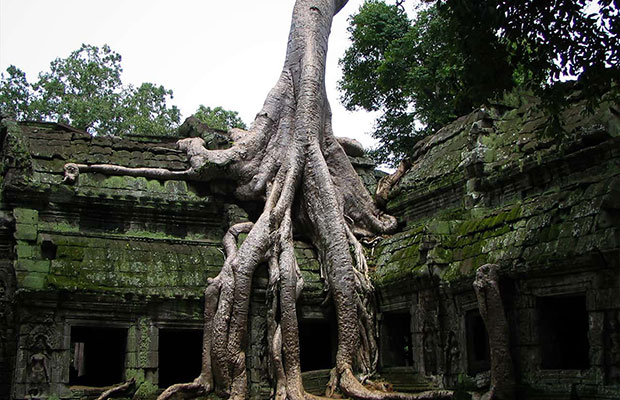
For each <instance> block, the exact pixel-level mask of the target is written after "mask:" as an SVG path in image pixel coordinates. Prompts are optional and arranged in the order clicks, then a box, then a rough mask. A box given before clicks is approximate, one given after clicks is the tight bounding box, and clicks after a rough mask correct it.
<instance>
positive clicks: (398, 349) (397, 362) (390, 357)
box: [381, 312, 413, 367]
mask: <svg viewBox="0 0 620 400" xmlns="http://www.w3.org/2000/svg"><path fill="white" fill-rule="evenodd" d="M381 334H382V335H381V366H382V367H406V366H410V365H412V364H413V355H412V349H411V315H409V313H408V312H406V313H403V312H400V313H383V320H382V321H381Z"/></svg>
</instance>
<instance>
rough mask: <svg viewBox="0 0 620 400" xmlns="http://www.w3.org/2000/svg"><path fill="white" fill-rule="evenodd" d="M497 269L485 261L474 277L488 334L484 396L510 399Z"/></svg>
mask: <svg viewBox="0 0 620 400" xmlns="http://www.w3.org/2000/svg"><path fill="white" fill-rule="evenodd" d="M498 269H499V267H498V266H497V265H496V264H485V265H483V266H482V267H480V268H478V271H476V280H475V281H474V289H475V291H476V297H477V299H478V308H479V309H480V315H481V316H482V320H483V321H484V325H485V326H486V329H487V333H488V335H489V348H490V350H491V351H490V352H491V388H490V390H489V392H488V393H486V394H485V395H484V397H483V398H484V399H498V400H510V399H514V398H515V378H514V371H513V364H512V356H511V354H510V336H509V335H510V332H509V328H508V320H507V319H506V313H505V312H504V305H503V303H502V296H501V293H500V290H499V273H498Z"/></svg>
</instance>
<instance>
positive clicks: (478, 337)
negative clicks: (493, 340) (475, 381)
mask: <svg viewBox="0 0 620 400" xmlns="http://www.w3.org/2000/svg"><path fill="white" fill-rule="evenodd" d="M465 335H466V340H467V371H468V373H469V374H470V375H474V374H477V373H479V372H482V371H487V370H488V369H490V368H491V356H490V352H489V335H488V333H487V329H486V326H485V325H484V320H483V319H482V316H481V315H480V312H479V311H478V310H470V311H468V312H467V313H466V314H465Z"/></svg>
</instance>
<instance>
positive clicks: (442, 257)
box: [0, 95, 620, 400]
mask: <svg viewBox="0 0 620 400" xmlns="http://www.w3.org/2000/svg"><path fill="white" fill-rule="evenodd" d="M571 101H572V103H571V105H570V106H569V107H568V108H567V110H566V111H565V115H564V119H563V121H564V124H565V125H564V128H565V130H566V131H567V132H568V135H567V137H565V138H563V139H561V140H560V139H558V138H556V137H547V136H545V135H543V134H542V131H543V130H544V127H545V126H546V125H545V122H546V121H547V119H546V117H545V116H544V115H543V114H541V112H540V111H538V108H537V107H536V101H535V99H533V98H531V97H528V96H526V95H521V96H514V98H513V99H512V100H511V101H508V102H506V103H505V104H496V105H493V106H490V107H487V108H485V109H480V110H478V111H476V112H474V113H472V114H470V115H468V116H465V117H462V118H460V119H458V120H457V121H455V122H454V123H452V124H450V125H448V126H447V127H445V128H444V129H442V130H440V131H439V132H438V133H437V134H436V135H434V136H432V137H429V138H427V139H425V140H423V141H422V142H420V143H419V144H418V145H417V147H416V149H415V155H414V157H413V160H412V163H413V166H412V168H411V169H410V170H409V172H408V173H407V174H406V175H405V176H404V177H403V179H402V180H401V181H400V182H399V184H398V185H397V186H396V187H395V188H394V189H393V190H392V192H391V194H390V196H389V199H388V202H387V211H388V212H389V213H390V214H392V215H394V216H396V217H397V218H398V221H399V226H400V228H399V231H398V232H397V233H396V234H394V235H392V236H390V237H381V238H377V239H375V240H373V241H371V242H367V243H366V244H365V245H366V250H367V252H368V258H369V263H371V267H372V278H373V281H374V284H375V287H376V291H377V304H378V318H379V324H378V326H379V332H378V334H379V344H380V373H381V375H382V376H383V377H384V378H385V379H386V380H387V381H389V382H391V384H392V385H393V387H394V389H397V390H400V391H415V390H423V389H427V388H438V387H445V388H451V389H456V390H462V391H470V390H473V391H484V388H485V387H487V386H488V385H489V379H490V377H489V368H490V356H489V344H488V338H487V332H486V329H485V325H484V323H483V320H482V318H481V316H480V313H479V311H478V306H477V302H476V297H475V293H474V289H473V287H472V282H473V280H474V275H475V272H476V270H477V268H478V267H480V266H481V265H483V264H487V263H493V264H497V265H498V266H499V270H500V272H501V292H502V298H503V303H504V307H505V310H506V316H507V319H508V323H509V326H510V348H511V351H512V358H513V363H514V366H513V367H514V370H515V376H516V381H517V396H518V398H523V399H569V398H570V399H618V398H620V124H619V123H618V121H619V115H620V109H619V108H618V106H617V105H616V104H612V105H610V104H605V103H603V104H602V105H601V106H600V107H599V108H598V110H597V111H596V112H595V113H593V114H589V113H586V112H584V110H585V106H584V104H582V103H580V102H579V101H578V98H576V97H573V99H572V100H571ZM179 135H181V136H188V135H202V136H203V137H205V138H206V139H207V140H208V143H209V146H211V147H212V148H217V147H221V146H224V145H225V143H226V137H225V135H224V133H223V132H216V131H213V130H208V129H205V128H204V127H201V126H199V125H196V124H195V123H194V124H193V125H192V124H191V123H186V124H185V125H184V126H183V127H182V129H180V130H179ZM177 139H178V138H162V137H149V136H138V135H132V136H128V137H123V138H117V137H108V136H96V137H92V136H91V135H89V134H87V133H85V132H82V131H79V130H76V129H74V128H72V127H70V126H66V125H62V124H56V123H40V122H36V123H35V122H15V121H12V120H8V119H5V120H3V121H2V128H1V131H0V149H1V157H2V167H1V168H2V169H1V172H2V173H1V174H0V184H1V196H2V197H1V200H0V238H1V240H0V327H1V329H0V398H1V399H5V398H6V399H20V400H21V399H78V398H80V399H81V398H96V397H97V396H98V395H99V394H100V393H101V392H102V391H103V390H104V388H106V387H109V386H111V385H115V384H118V383H120V382H123V381H125V380H128V379H130V378H132V377H133V378H135V379H136V382H137V385H138V387H137V391H136V392H135V395H134V398H136V399H139V398H140V399H148V398H152V397H153V396H155V395H156V394H157V393H158V391H161V389H163V388H165V387H167V386H168V385H170V384H172V383H176V382H185V381H190V380H192V379H193V378H194V377H195V376H196V375H197V374H198V373H199V371H200V354H201V337H202V307H203V303H202V296H203V289H204V287H205V286H206V283H207V278H209V277H213V276H215V275H216V273H217V272H218V270H219V268H221V265H222V262H223V255H222V252H221V249H220V246H221V237H222V235H223V234H224V232H225V230H226V229H227V227H228V226H229V225H230V223H231V222H237V221H243V220H246V219H252V218H255V217H256V214H257V213H258V212H260V209H261V208H260V205H257V204H251V203H245V204H242V203H235V202H233V201H232V200H231V199H232V197H231V196H230V192H231V188H230V187H228V184H227V183H226V182H225V181H224V180H222V181H213V182H210V183H208V184H201V185H197V184H194V183H192V182H189V181H181V180H179V181H175V180H167V181H161V180H149V179H145V178H136V177H127V176H108V175H103V174H98V173H82V174H80V175H79V176H78V177H77V179H76V181H75V182H74V183H73V184H67V183H66V182H65V183H63V174H64V169H63V168H64V166H65V164H66V163H69V162H78V163H83V164H96V163H109V164H117V165H123V166H128V167H165V168H168V169H170V170H184V169H186V168H187V162H188V161H187V156H186V155H185V153H183V152H180V151H178V150H176V148H175V142H176V140H177ZM350 158H351V161H352V163H353V165H354V166H355V168H356V169H357V171H358V173H359V175H360V176H361V178H362V180H363V181H364V183H365V184H366V186H367V187H368V189H369V190H371V191H374V188H375V186H376V182H377V178H378V177H379V176H380V174H379V173H377V172H375V171H374V166H373V164H372V162H370V161H369V160H368V159H366V158H364V157H363V156H361V157H360V155H359V154H351V157H350ZM296 254H297V258H298V262H299V265H300V267H301V269H302V274H303V276H304V278H305V282H306V285H305V287H304V291H303V293H302V297H301V299H300V306H299V310H300V311H299V314H300V315H299V318H300V342H301V365H302V370H303V371H306V372H305V374H304V375H305V377H304V385H305V387H306V389H307V390H308V391H310V392H314V393H322V392H323V390H324V385H325V383H326V381H327V378H328V369H329V368H330V367H331V366H332V365H333V362H334V357H335V354H334V352H335V340H336V339H335V329H336V328H335V321H334V315H333V314H334V312H333V310H332V309H331V308H330V306H329V305H325V304H323V299H324V294H323V289H322V284H321V276H320V268H319V262H318V259H317V255H316V254H315V252H314V250H313V248H312V247H311V246H309V245H307V244H304V243H303V242H302V241H299V242H297V245H296ZM266 285H267V272H266V269H265V270H264V271H262V272H259V273H258V274H257V275H256V277H255V280H254V283H253V292H252V300H251V318H250V341H249V343H248V350H247V354H248V364H247V365H248V368H249V373H248V378H249V380H250V389H251V395H252V398H256V399H265V398H269V396H270V393H269V390H270V384H269V381H268V374H267V371H266V349H265V330H266V327H265V321H264V315H265V311H264V309H265V307H266V304H265V288H266ZM180 360H183V362H179V361H180Z"/></svg>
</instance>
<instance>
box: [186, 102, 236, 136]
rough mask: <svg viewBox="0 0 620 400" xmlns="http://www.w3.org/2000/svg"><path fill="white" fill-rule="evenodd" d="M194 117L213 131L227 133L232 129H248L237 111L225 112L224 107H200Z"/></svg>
mask: <svg viewBox="0 0 620 400" xmlns="http://www.w3.org/2000/svg"><path fill="white" fill-rule="evenodd" d="M194 116H195V117H196V118H198V119H199V120H200V121H201V122H203V123H204V124H206V125H207V126H208V127H209V128H211V129H219V130H222V131H227V130H228V129H230V128H240V129H247V128H246V125H245V123H244V122H243V120H242V119H241V118H240V117H239V113H238V112H237V111H229V110H225V109H223V108H222V107H215V108H211V107H205V106H204V105H202V104H201V105H200V107H198V110H196V112H195V113H194Z"/></svg>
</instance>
